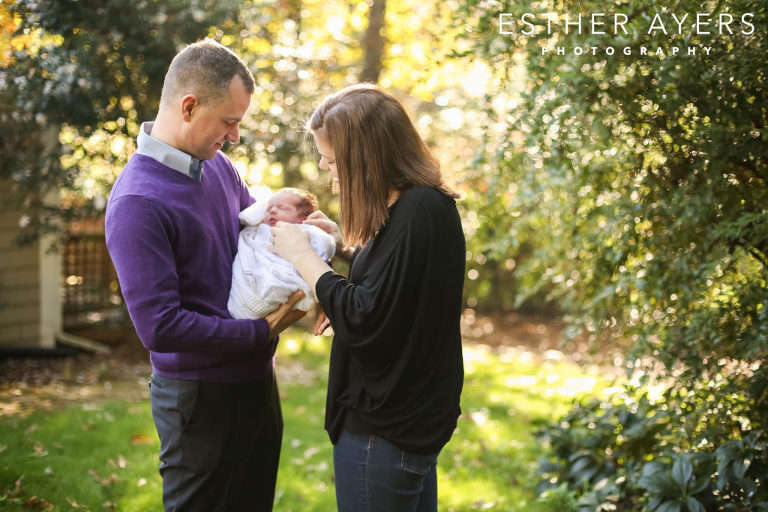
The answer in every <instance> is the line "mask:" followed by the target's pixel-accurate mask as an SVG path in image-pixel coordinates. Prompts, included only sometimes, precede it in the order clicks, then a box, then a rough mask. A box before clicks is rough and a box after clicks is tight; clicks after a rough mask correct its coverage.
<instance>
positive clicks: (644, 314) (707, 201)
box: [463, 0, 768, 506]
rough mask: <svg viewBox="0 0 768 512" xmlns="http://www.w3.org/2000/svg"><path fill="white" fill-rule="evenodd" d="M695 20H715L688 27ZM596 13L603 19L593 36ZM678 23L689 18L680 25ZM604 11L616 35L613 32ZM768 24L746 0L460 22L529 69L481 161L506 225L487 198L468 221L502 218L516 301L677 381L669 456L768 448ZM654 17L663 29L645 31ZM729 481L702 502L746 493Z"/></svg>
mask: <svg viewBox="0 0 768 512" xmlns="http://www.w3.org/2000/svg"><path fill="white" fill-rule="evenodd" d="M606 11H607V12H606ZM499 12H504V13H507V14H508V17H507V18H504V20H506V22H508V23H511V25H506V26H505V27H504V29H505V30H503V32H505V33H502V30H500V28H501V27H500V21H501V20H502V18H500V17H499ZM552 12H554V13H556V14H558V15H559V17H555V18H552V17H551V16H550V13H552ZM697 12H699V13H709V16H708V17H707V18H705V19H706V20H708V21H710V22H711V23H712V25H709V26H708V27H705V28H702V29H699V28H697V27H696V25H695V23H694V22H693V21H692V18H695V17H696V13H697ZM525 13H531V16H530V17H526V18H523V16H524V14H525ZM566 13H567V14H569V16H570V18H569V19H570V21H571V22H572V23H575V22H576V19H577V15H578V14H580V13H581V14H583V13H587V15H586V16H585V17H584V20H582V22H581V23H582V29H580V30H577V29H576V25H571V27H570V28H571V30H570V31H568V32H566V30H565V21H566V20H565V19H564V16H565V14H566ZM590 13H604V15H603V16H604V18H602V19H601V21H606V22H607V25H606V26H604V27H598V29H597V30H593V29H588V28H587V27H589V25H585V24H586V23H589V21H587V20H589V19H590V18H589V14H590ZM672 13H674V14H676V15H677V17H678V18H677V19H680V17H682V16H683V14H687V15H688V18H687V20H685V23H684V24H683V26H682V28H681V29H680V32H681V33H678V30H677V27H678V25H676V24H674V20H673V18H672V16H671V14H672ZM746 13H752V15H751V16H747V17H746V18H743V17H742V15H743V14H746ZM614 14H620V15H623V16H624V17H625V18H626V20H627V23H626V24H625V27H626V28H627V31H626V32H627V33H624V31H623V30H621V29H618V30H611V29H612V28H615V27H613V26H612V25H611V24H612V23H613V22H612V21H611V20H612V19H613V18H612V17H613V16H614ZM766 14H768V12H766V7H765V4H764V3H761V2H756V1H752V0H734V1H730V2H723V1H721V2H704V3H703V4H702V3H701V2H692V1H686V0H682V1H680V2H677V3H676V5H675V8H674V9H667V8H666V7H665V5H664V4H663V3H662V2H657V1H655V0H628V1H624V2H621V3H619V4H616V5H615V7H612V8H611V9H610V10H608V9H606V5H605V4H604V3H602V2H597V1H590V2H571V1H557V2H543V3H512V2H500V3H498V4H494V6H493V8H491V7H490V4H489V3H484V2H483V3H472V4H471V5H469V6H467V7H466V9H465V11H464V13H463V15H464V17H465V19H469V20H471V27H470V30H469V31H468V33H469V35H468V36H467V37H468V40H469V42H470V43H471V46H472V51H474V52H476V53H477V54H478V55H482V57H483V58H484V59H485V60H486V61H487V62H489V64H491V65H493V66H495V67H496V69H497V70H498V72H499V74H500V75H501V76H506V74H507V73H510V71H511V70H515V69H519V67H518V64H517V63H518V62H524V63H525V65H524V66H525V72H526V74H527V85H526V88H525V90H524V94H523V97H522V100H521V101H520V103H519V104H518V106H517V107H516V108H513V109H512V110H511V111H509V112H508V113H507V115H508V116H509V119H510V121H509V123H508V131H507V137H506V140H505V141H504V142H503V143H502V144H501V145H500V146H498V147H497V148H496V151H495V153H491V154H490V155H488V154H486V155H485V156H484V158H490V159H492V161H494V162H495V163H496V167H497V169H498V175H497V176H494V177H492V178H488V179H487V180H488V182H489V183H492V184H493V186H494V187H495V189H496V194H498V195H500V194H504V195H505V201H507V204H508V208H509V210H508V211H510V212H515V217H513V218H511V219H506V220H505V219H498V215H497V214H495V213H494V212H495V209H496V208H497V204H493V205H492V206H491V207H490V209H491V210H490V211H488V210H485V209H482V208H481V210H480V212H479V214H480V215H486V216H487V217H488V218H491V219H498V220H499V223H500V224H501V225H506V226H509V231H507V232H506V233H504V232H502V231H496V232H495V235H496V236H497V237H500V238H502V239H506V240H507V242H506V247H507V248H508V249H507V253H506V254H505V255H504V257H506V258H512V259H515V260H517V263H518V264H517V265H516V266H515V267H514V273H515V274H518V275H522V276H525V277H522V278H520V279H519V280H518V281H517V283H518V284H519V288H518V289H517V290H516V293H517V294H518V297H526V296H531V295H536V294H539V293H544V294H545V296H546V297H547V298H548V300H551V301H554V302H556V303H557V304H558V305H559V307H561V308H562V309H563V310H564V311H565V312H567V313H568V314H569V315H570V320H571V325H572V327H573V330H572V331H573V332H574V333H576V332H586V333H587V334H588V335H590V336H591V338H592V339H593V340H598V339H603V340H605V339H606V337H609V338H612V339H614V340H616V341H617V342H618V341H619V340H628V341H629V342H630V344H631V350H630V351H629V352H628V354H627V360H628V365H629V366H630V368H631V369H632V370H634V371H637V372H641V373H644V374H645V375H646V377H647V376H648V375H650V372H651V371H656V372H661V376H662V378H663V377H672V376H674V380H672V381H665V382H666V383H667V384H668V385H669V391H668V392H667V400H668V401H669V403H668V404H667V406H668V407H670V408H681V409H678V410H682V411H683V413H682V416H681V418H682V419H681V420H680V423H677V426H678V427H679V428H681V429H682V431H681V433H680V436H679V437H675V441H676V442H677V443H679V444H678V446H677V449H683V450H697V451H700V452H707V453H710V454H713V453H714V451H715V449H717V448H718V446H720V445H721V444H722V443H726V442H728V440H734V439H735V440H741V439H744V438H746V437H747V436H748V435H750V434H752V433H754V434H755V435H756V436H757V439H761V440H762V442H764V441H765V439H766V437H765V436H766V434H765V432H766V428H767V427H768V416H767V415H766V410H765V408H764V407H762V406H761V405H760V404H761V403H764V401H765V400H766V398H768V394H767V390H768V386H767V385H766V383H767V382H768V369H767V368H766V366H765V359H766V356H768V312H767V311H768V282H767V280H768V267H767V264H768V210H766V204H768V188H767V187H766V180H768V164H767V163H768V144H766V141H767V140H768V129H766V123H767V121H768V94H766V85H765V76H766V71H767V70H766V60H765V58H764V54H765V52H766V48H768V30H766V29H767V28H768V27H766ZM721 15H724V16H721ZM623 19H624V18H622V17H620V18H619V20H620V21H621V20H623ZM723 20H726V21H727V20H731V21H733V23H731V25H730V28H731V29H732V32H729V31H728V29H722V28H721V27H719V26H718V25H717V24H718V23H721V22H722V21H723ZM524 21H531V22H532V23H533V25H532V26H531V27H530V28H533V29H534V30H529V26H528V25H526V24H525V23H524ZM661 22H663V23H666V28H665V31H664V30H661V29H660V28H657V29H655V30H649V29H650V28H651V27H653V26H654V25H655V26H657V27H658V26H659V25H658V24H659V23H661ZM606 27H608V28H607V29H606ZM600 28H602V29H603V30H600ZM706 28H709V30H707V29H706ZM531 32H532V33H531ZM598 32H606V33H605V34H599V33H598ZM614 32H615V33H614ZM558 48H562V49H563V50H562V54H561V55H559V54H558V53H557V51H558ZM673 48H677V53H674V50H673ZM689 48H693V51H695V52H696V53H695V55H693V54H692V53H689V50H688V49H689ZM705 48H709V51H707V50H705ZM625 49H626V52H628V54H625ZM610 52H613V53H610ZM494 244H495V245H494ZM498 246H499V244H498V242H490V241H489V242H487V245H486V252H487V253H488V254H492V253H493V251H494V250H495V248H496V247H498ZM525 250H531V252H530V253H529V254H526V253H525ZM654 363H660V364H654ZM654 366H655V368H653V367H654ZM716 383H717V384H716ZM725 410H727V411H729V413H728V414H727V415H717V416H716V417H713V416H712V414H716V413H713V411H725ZM652 414H653V413H652ZM724 416H725V417H724ZM697 443H699V444H697ZM758 445H759V443H758ZM755 453H757V452H755ZM713 456H714V455H713ZM760 457H762V459H760ZM760 457H758V459H760V460H762V461H763V462H762V464H763V466H761V464H758V463H757V462H756V463H755V466H754V468H757V467H764V463H765V454H764V452H763V454H762V455H760ZM660 460H661V459H660ZM670 464H671V462H670ZM680 464H683V462H680ZM702 471H703V470H702ZM754 474H755V473H752V475H754ZM635 476H637V475H635ZM628 481H629V483H630V484H631V483H634V484H637V479H635V480H634V481H632V480H631V479H629V480H628ZM751 481H752V482H753V483H752V484H743V485H746V486H747V487H748V486H749V485H756V486H757V487H756V488H759V493H757V494H754V493H753V494H752V498H750V499H751V500H753V501H752V502H753V503H756V502H757V501H759V500H760V499H766V494H767V493H768V490H766V484H767V482H766V480H765V476H764V475H763V476H762V477H760V478H754V479H753V480H751ZM627 485H629V484H627ZM739 485H742V484H736V483H734V484H733V485H732V487H729V489H730V491H727V490H726V489H725V488H723V489H720V490H719V492H717V494H718V495H719V496H720V498H712V499H713V500H714V501H717V500H720V501H719V502H718V503H720V504H723V503H728V502H729V501H731V500H738V496H739V495H741V494H740V492H742V491H743V492H744V493H747V494H749V493H748V492H747V491H746V490H745V489H747V487H741V488H740V489H742V491H739V490H737V489H736V488H737V487H738V486H739ZM745 495H746V494H744V496H745ZM659 503H661V502H659ZM690 506H693V505H690Z"/></svg>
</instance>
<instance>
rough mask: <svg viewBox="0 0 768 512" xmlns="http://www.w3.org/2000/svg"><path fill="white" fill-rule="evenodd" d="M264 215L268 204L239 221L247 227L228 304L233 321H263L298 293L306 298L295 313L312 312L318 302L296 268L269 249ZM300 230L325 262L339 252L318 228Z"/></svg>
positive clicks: (242, 234) (269, 234) (269, 235)
mask: <svg viewBox="0 0 768 512" xmlns="http://www.w3.org/2000/svg"><path fill="white" fill-rule="evenodd" d="M265 211H266V206H265V204H263V203H254V204H253V205H251V206H249V207H248V208H246V209H245V210H243V211H242V212H240V221H241V223H243V224H245V225H246V227H245V228H243V229H242V231H240V238H239V240H238V242H237V255H236V256H235V262H234V264H233V266H232V288H231V290H230V292H229V302H228V303H227V308H228V309H229V313H230V314H231V315H232V318H250V319H256V318H264V316H266V315H267V314H268V313H271V312H272V311H274V310H275V309H277V308H278V307H279V306H280V305H281V304H284V303H285V302H287V301H288V297H289V296H290V295H291V294H292V293H293V292H295V291H296V290H302V291H303V292H304V298H303V299H301V300H300V301H299V302H298V303H297V304H296V309H300V310H302V311H309V308H311V307H312V305H313V304H314V303H315V301H316V300H317V298H316V297H315V291H314V290H312V289H311V288H310V286H309V285H308V284H307V282H306V281H304V279H302V278H301V276H300V275H299V273H298V272H297V271H296V269H295V268H294V266H293V265H291V264H290V263H288V261H287V260H285V259H283V258H281V257H280V256H278V255H277V254H275V253H273V252H271V251H270V250H269V249H268V247H269V246H270V245H271V240H272V232H271V230H272V228H271V227H270V226H269V225H268V224H262V223H261V221H262V219H263V218H264V213H265ZM298 226H299V227H301V228H302V229H304V230H306V231H307V232H308V233H309V240H310V243H311V244H312V248H313V249H314V250H315V252H316V253H317V254H318V255H319V256H320V257H321V258H322V259H323V260H325V261H330V259H331V258H333V255H334V253H335V251H336V242H335V241H334V239H333V237H332V236H331V235H329V234H328V233H326V232H325V231H323V230H322V229H320V228H317V227H315V226H310V225H308V224H299V225H298Z"/></svg>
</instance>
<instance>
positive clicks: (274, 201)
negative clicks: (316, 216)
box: [264, 192, 306, 226]
mask: <svg viewBox="0 0 768 512" xmlns="http://www.w3.org/2000/svg"><path fill="white" fill-rule="evenodd" d="M298 204H299V198H298V197H296V196H295V195H293V194H291V193H290V192H278V193H276V194H273V195H272V197H271V198H270V199H269V202H268V203H267V213H266V215H264V223H265V224H269V225H270V226H274V225H275V224H277V223H278V221H283V222H288V223H290V224H299V223H300V222H301V221H303V220H304V219H305V218H306V216H304V215H301V214H300V213H299V209H298Z"/></svg>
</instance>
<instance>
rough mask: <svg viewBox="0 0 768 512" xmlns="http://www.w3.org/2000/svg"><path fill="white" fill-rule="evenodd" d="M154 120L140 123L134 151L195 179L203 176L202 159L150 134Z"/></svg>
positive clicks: (197, 179) (200, 178) (198, 179)
mask: <svg viewBox="0 0 768 512" xmlns="http://www.w3.org/2000/svg"><path fill="white" fill-rule="evenodd" d="M153 125H154V122H147V123H142V124H141V129H139V138H138V139H137V141H136V144H137V148H136V152H137V153H139V154H140V155H144V156H148V157H150V158H153V159H155V160H157V161H158V162H160V163H161V164H163V165H166V166H168V167H170V168H171V169H173V170H175V171H179V172H180V173H182V174H184V175H186V176H189V177H190V178H192V179H193V180H195V181H201V180H202V177H203V160H198V159H197V158H193V157H192V156H191V155H189V154H187V153H185V152H183V151H181V150H180V149H176V148H174V147H173V146H169V145H168V144H166V143H165V142H162V141H160V140H158V139H156V138H154V137H152V135H150V132H151V131H152V126H153Z"/></svg>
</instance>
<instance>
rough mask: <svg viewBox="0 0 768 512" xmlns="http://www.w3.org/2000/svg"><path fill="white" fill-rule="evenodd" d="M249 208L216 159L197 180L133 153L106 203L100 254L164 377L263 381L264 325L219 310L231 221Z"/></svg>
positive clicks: (228, 272) (269, 343)
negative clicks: (104, 247)
mask: <svg viewBox="0 0 768 512" xmlns="http://www.w3.org/2000/svg"><path fill="white" fill-rule="evenodd" d="M252 202H253V198H251V196H250V194H249V193H248V190H247V188H246V186H245V183H244V182H243V181H242V179H241V178H240V176H239V175H238V174H237V172H236V171H235V169H234V167H233V166H232V164H231V162H230V161H229V159H227V157H226V156H224V155H223V154H222V153H218V154H217V155H216V157H215V158H213V159H212V160H208V161H206V162H205V167H204V171H203V176H202V180H201V181H200V182H197V181H195V180H194V179H192V178H190V177H189V176H185V175H184V174H182V173H180V172H178V171H175V170H173V169H171V168H170V167H167V166H165V165H163V164H161V163H160V162H158V161H156V160H154V159H153V158H150V157H148V156H144V155H141V154H134V155H133V157H132V158H131V159H130V161H129V162H128V164H127V165H126V166H125V169H123V172H122V173H121V174H120V176H119V177H118V178H117V181H115V185H114V187H113V188H112V193H111V195H110V198H109V203H108V204H107V215H106V238H107V248H108V249H109V253H110V255H111V257H112V262H113V263H114V265H115V269H116V270H117V275H118V279H119V281H120V287H121V288H122V292H123V296H124V297H125V302H126V304H127V306H128V312H129V313H130V316H131V320H132V321H133V324H134V326H135V327H136V332H137V333H138V335H139V337H140V338H141V341H142V343H143V344H144V346H145V347H146V348H147V349H148V350H149V352H150V359H151V361H152V368H153V370H154V372H156V373H157V374H159V375H162V376H164V377H171V378H178V379H187V380H205V381H214V382H245V381H252V380H256V379H260V378H262V377H264V376H266V375H269V374H270V372H272V369H273V355H274V351H275V348H276V345H277V339H274V340H270V339H269V326H268V325H267V322H266V320H263V319H259V320H234V319H232V317H231V316H230V314H229V312H228V311H227V300H228V298H229V288H230V285H231V283H232V262H233V260H234V258H235V253H236V251H237V237H238V233H239V231H240V225H239V222H238V218H237V215H238V213H239V212H240V211H241V210H242V209H244V208H245V207H247V206H249V205H250V204H251V203H252Z"/></svg>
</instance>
